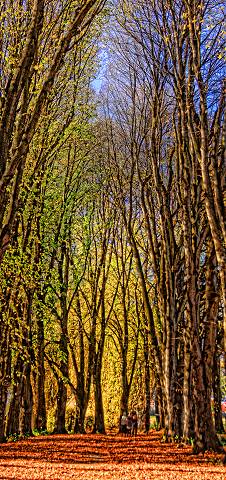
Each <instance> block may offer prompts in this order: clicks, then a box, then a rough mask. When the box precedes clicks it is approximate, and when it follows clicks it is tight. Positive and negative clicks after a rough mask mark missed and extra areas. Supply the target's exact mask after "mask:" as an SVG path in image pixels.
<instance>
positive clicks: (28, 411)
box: [19, 363, 33, 436]
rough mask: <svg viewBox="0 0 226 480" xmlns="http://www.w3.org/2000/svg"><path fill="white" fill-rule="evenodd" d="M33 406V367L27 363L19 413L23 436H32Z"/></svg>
mask: <svg viewBox="0 0 226 480" xmlns="http://www.w3.org/2000/svg"><path fill="white" fill-rule="evenodd" d="M32 406H33V394H32V387H31V365H30V363H27V365H26V366H25V367H24V370H23V380H22V391H21V402H20V413H19V433H20V435H22V436H24V435H27V434H28V435H31V434H32Z"/></svg>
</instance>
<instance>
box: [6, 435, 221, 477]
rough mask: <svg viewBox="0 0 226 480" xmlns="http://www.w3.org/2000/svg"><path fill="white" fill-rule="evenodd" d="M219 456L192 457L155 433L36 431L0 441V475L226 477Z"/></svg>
mask: <svg viewBox="0 0 226 480" xmlns="http://www.w3.org/2000/svg"><path fill="white" fill-rule="evenodd" d="M220 462H221V456H216V455H213V454H212V455H211V454H205V455H200V456H194V455H192V454H191V449H190V448H189V447H179V448H178V447H177V446H176V445H172V444H169V445H166V444H162V443H161V442H160V437H159V435H158V434H156V432H153V433H151V434H150V435H149V436H148V437H147V436H145V435H139V436H138V437H137V438H136V439H132V438H123V437H121V436H118V435H107V436H104V435H83V436H81V435H54V436H48V437H45V436H40V437H34V438H30V439H28V440H23V441H20V442H16V443H7V444H2V445H0V479H1V480H12V479H13V480H14V479H15V480H31V479H32V480H49V479H53V480H71V479H77V480H102V479H103V480H149V479H150V480H160V479H162V480H199V479H201V480H226V469H225V467H224V466H223V465H222V464H221V463H220Z"/></svg>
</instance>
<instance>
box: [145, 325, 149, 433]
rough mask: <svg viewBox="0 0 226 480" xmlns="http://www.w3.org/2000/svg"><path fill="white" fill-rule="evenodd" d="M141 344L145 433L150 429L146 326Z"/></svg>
mask: <svg viewBox="0 0 226 480" xmlns="http://www.w3.org/2000/svg"><path fill="white" fill-rule="evenodd" d="M146 326H147V325H146ZM147 327H148V326H147ZM143 345H144V361H145V363H144V369H145V371H144V383H145V409H144V427H145V433H148V432H149V429H150V400H151V397H150V364H149V343H148V328H146V330H145V331H144V337H143Z"/></svg>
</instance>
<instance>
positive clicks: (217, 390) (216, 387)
mask: <svg viewBox="0 0 226 480" xmlns="http://www.w3.org/2000/svg"><path fill="white" fill-rule="evenodd" d="M213 398H214V423H215V430H216V432H218V433H223V432H224V425H223V419H222V411H221V385H220V356H219V355H218V354H217V349H216V351H215V355H214V362H213Z"/></svg>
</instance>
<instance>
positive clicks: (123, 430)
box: [120, 412, 127, 435]
mask: <svg viewBox="0 0 226 480" xmlns="http://www.w3.org/2000/svg"><path fill="white" fill-rule="evenodd" d="M126 426H127V416H126V412H123V414H122V417H121V424H120V427H121V428H120V430H121V433H122V434H123V435H126V434H127V428H126Z"/></svg>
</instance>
